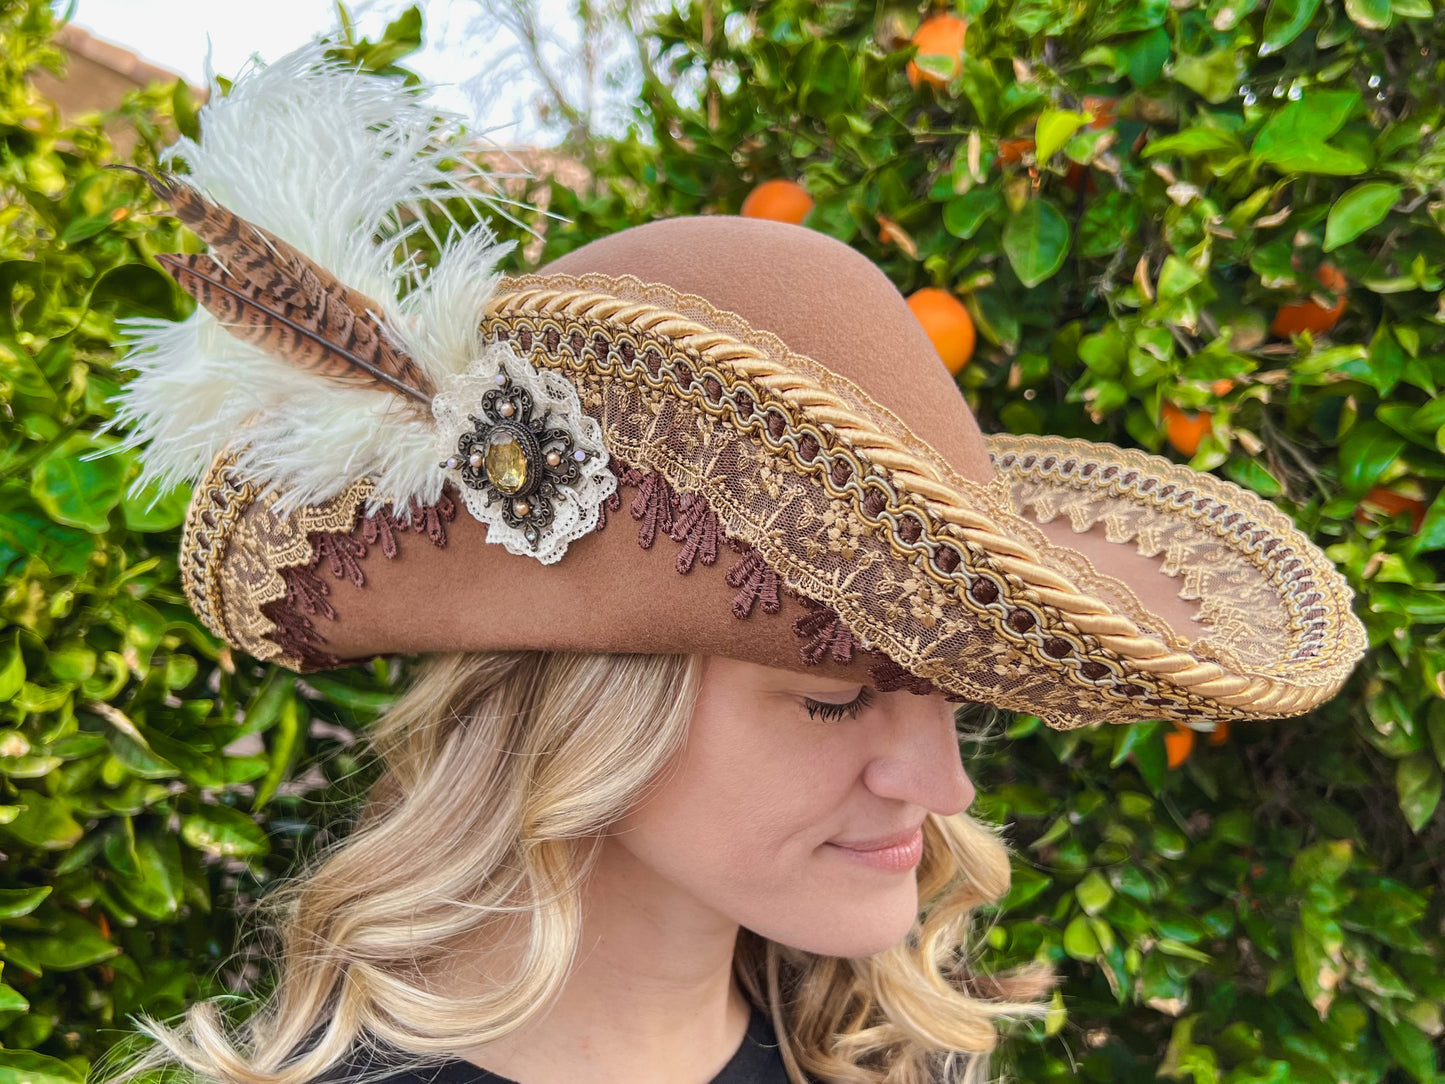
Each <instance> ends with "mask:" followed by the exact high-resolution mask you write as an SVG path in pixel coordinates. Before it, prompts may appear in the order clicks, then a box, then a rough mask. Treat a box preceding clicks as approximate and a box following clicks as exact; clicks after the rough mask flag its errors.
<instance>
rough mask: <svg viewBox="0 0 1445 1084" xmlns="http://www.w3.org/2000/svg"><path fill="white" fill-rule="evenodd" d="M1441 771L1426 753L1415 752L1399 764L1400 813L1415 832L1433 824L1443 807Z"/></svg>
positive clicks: (1397, 785)
mask: <svg viewBox="0 0 1445 1084" xmlns="http://www.w3.org/2000/svg"><path fill="white" fill-rule="evenodd" d="M1441 782H1442V780H1441V775H1440V769H1439V767H1437V766H1436V764H1435V762H1434V760H1433V759H1432V758H1431V757H1429V756H1427V755H1426V754H1424V753H1415V754H1413V755H1411V756H1408V757H1406V758H1405V759H1404V760H1401V761H1400V762H1399V763H1397V764H1396V765H1395V790H1396V793H1397V794H1398V795H1399V798H1400V811H1401V812H1402V813H1404V814H1405V820H1406V821H1407V822H1408V823H1409V825H1410V828H1411V830H1412V831H1414V832H1419V831H1420V829H1422V828H1424V827H1425V825H1427V824H1429V823H1430V818H1431V817H1433V816H1434V815H1435V809H1436V807H1438V806H1439V805H1440V789H1441Z"/></svg>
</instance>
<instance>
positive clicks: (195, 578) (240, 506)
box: [180, 456, 256, 643]
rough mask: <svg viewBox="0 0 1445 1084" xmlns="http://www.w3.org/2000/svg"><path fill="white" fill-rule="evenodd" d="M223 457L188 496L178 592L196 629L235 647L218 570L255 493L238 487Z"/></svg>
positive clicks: (244, 485)
mask: <svg viewBox="0 0 1445 1084" xmlns="http://www.w3.org/2000/svg"><path fill="white" fill-rule="evenodd" d="M231 463H232V460H231V459H230V458H228V457H226V456H222V457H220V458H218V459H217V460H216V461H215V462H214V463H212V464H211V466H210V469H209V470H207V471H206V475H205V477H204V478H202V479H201V481H200V483H199V484H198V485H197V486H196V488H195V490H194V491H193V492H192V494H191V500H190V503H189V504H188V505H187V506H186V519H185V526H184V529H183V530H182V532H181V559H180V572H181V587H182V589H183V590H184V591H185V594H186V598H187V600H189V602H190V604H191V609H193V610H195V611H196V615H197V616H198V617H199V618H200V619H201V623H202V624H204V625H205V626H206V628H208V629H210V630H211V632H213V633H215V634H216V635H217V636H219V637H220V638H221V639H222V640H225V641H227V642H232V643H233V642H235V641H234V634H233V633H232V631H231V629H230V628H229V627H228V624H227V621H226V607H225V606H224V605H223V603H222V599H221V585H220V577H221V569H222V568H223V567H224V565H225V560H226V553H227V550H228V549H229V548H230V545H231V539H232V537H233V536H234V534H235V532H236V525H237V523H238V522H239V521H240V518H241V515H242V513H244V512H245V510H246V507H247V506H248V505H249V504H250V503H251V501H252V500H253V499H254V498H255V496H256V487H255V486H254V485H252V484H251V483H249V482H238V481H237V480H236V479H235V478H234V477H232V474H231Z"/></svg>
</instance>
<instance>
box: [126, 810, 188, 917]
mask: <svg viewBox="0 0 1445 1084" xmlns="http://www.w3.org/2000/svg"><path fill="white" fill-rule="evenodd" d="M135 860H136V866H137V869H138V871H139V872H138V874H137V875H136V876H134V877H127V878H123V879H120V880H118V881H117V882H116V887H117V888H118V889H119V890H120V893H121V895H122V896H124V897H125V900H126V902H127V903H129V904H130V905H131V906H132V907H134V908H135V909H136V910H137V911H139V912H140V913H141V914H143V915H146V916H147V917H148V918H152V919H154V920H156V921H158V922H159V921H165V920H167V919H171V918H174V917H175V915H176V913H177V912H178V911H179V910H180V905H181V892H182V887H183V883H184V878H185V874H184V872H183V871H182V868H181V848H180V844H179V843H178V842H177V840H176V837H175V836H174V835H172V834H171V833H170V832H168V831H150V832H146V833H144V834H142V835H138V836H136V840H135Z"/></svg>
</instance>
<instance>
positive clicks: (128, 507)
mask: <svg viewBox="0 0 1445 1084" xmlns="http://www.w3.org/2000/svg"><path fill="white" fill-rule="evenodd" d="M190 500H191V487H190V486H185V485H180V486H173V487H172V488H170V489H168V490H166V492H164V493H157V492H156V489H155V486H154V485H148V486H146V487H145V488H144V489H142V490H141V491H140V492H138V493H136V494H135V495H134V496H132V495H131V494H130V492H129V491H127V492H126V495H125V497H124V498H123V499H122V501H121V505H120V508H121V512H122V513H123V514H124V515H125V525H126V529H127V530H131V531H137V532H141V533H150V532H158V531H170V530H174V529H175V528H176V527H179V526H180V525H181V524H182V523H184V522H185V519H186V506H187V505H188V504H189V503H190Z"/></svg>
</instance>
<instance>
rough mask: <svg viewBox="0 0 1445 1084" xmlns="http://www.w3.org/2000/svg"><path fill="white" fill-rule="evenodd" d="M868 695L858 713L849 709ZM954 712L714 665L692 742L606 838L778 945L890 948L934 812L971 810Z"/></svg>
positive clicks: (910, 917) (825, 950)
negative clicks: (927, 819)
mask: <svg viewBox="0 0 1445 1084" xmlns="http://www.w3.org/2000/svg"><path fill="white" fill-rule="evenodd" d="M860 691H862V692H863V696H864V698H865V700H864V702H861V703H859V705H858V707H857V708H856V709H855V710H856V717H854V714H853V712H850V711H844V712H843V713H842V714H841V715H840V714H839V708H841V707H844V706H846V705H848V704H849V703H850V702H852V701H855V700H857V698H858V697H859V694H860ZM809 701H812V702H813V704H814V705H815V708H814V713H813V715H812V716H810V714H809V705H808V702H809ZM817 705H822V707H823V709H824V710H818V708H817ZM954 708H955V706H954V705H953V704H951V703H949V702H948V701H946V700H945V699H944V698H943V696H942V695H941V694H934V695H932V696H919V695H917V694H915V693H911V692H908V691H906V690H904V691H898V692H891V693H880V692H877V691H876V690H874V689H871V688H866V687H864V686H860V685H857V684H851V685H850V684H847V683H845V682H841V681H839V680H837V679H835V678H824V677H815V676H811V675H808V674H800V673H793V672H791V671H787V670H777V669H773V668H771V667H766V666H760V665H757V664H755V663H749V662H742V661H740V660H736V659H728V658H722V657H719V656H714V657H711V658H709V659H708V660H707V663H706V666H705V669H704V671H703V676H702V685H701V689H700V691H699V694H698V700H697V706H696V709H695V710H694V713H693V717H692V723H691V727H690V729H689V731H688V735H687V743H686V746H685V747H684V749H683V750H682V751H681V752H680V753H679V755H678V757H677V758H676V760H675V761H674V762H673V764H672V765H671V766H670V767H669V769H668V771H666V772H664V773H663V775H662V777H661V778H660V779H659V780H658V784H657V786H656V788H655V789H654V790H653V791H652V792H651V793H650V794H649V796H648V798H647V799H646V800H645V801H644V802H642V803H641V804H640V805H639V806H638V807H637V808H636V809H635V810H633V811H632V812H631V813H630V814H629V815H628V816H627V817H625V818H624V819H623V821H622V822H621V823H620V824H619V825H618V826H617V832H616V834H615V836H614V837H613V841H612V842H613V843H614V844H615V845H617V846H620V847H622V848H623V849H624V850H625V851H626V852H627V853H628V855H629V856H630V859H631V860H633V861H635V863H636V864H637V866H638V867H639V869H638V872H639V873H641V874H643V875H644V876H655V877H657V878H660V880H661V881H662V882H663V884H662V885H659V887H666V888H672V889H676V890H679V891H681V892H682V893H685V894H686V895H687V896H690V897H691V898H692V899H693V900H695V901H696V902H697V903H700V904H701V905H703V906H704V907H705V908H708V909H711V910H712V911H715V912H717V913H718V914H719V915H721V916H723V917H725V918H727V919H728V920H730V921H732V922H736V923H737V924H738V925H741V926H744V927H746V928H748V929H750V930H752V931H753V932H755V933H757V934H760V935H762V936H763V937H766V938H768V939H770V940H773V941H778V942H781V943H783V944H786V945H790V946H793V947H795V948H800V949H804V950H807V951H809V952H814V953H819V954H822V955H828V956H848V957H853V956H866V955H871V954H873V953H875V952H879V951H882V950H883V949H885V948H888V947H889V946H891V945H893V944H895V943H897V942H898V941H899V940H901V939H902V938H903V937H904V936H905V935H906V934H907V932H908V930H909V928H910V927H911V926H912V924H913V921H914V919H915V917H916V916H917V913H918V886H917V879H916V874H915V871H916V867H917V865H918V861H919V857H920V855H921V852H922V837H921V834H920V826H921V825H922V824H923V820H924V817H925V815H926V814H928V813H937V814H940V815H942V816H949V815H952V814H955V813H959V812H961V811H962V810H964V809H965V808H967V806H968V804H969V803H970V802H971V801H972V800H973V793H974V791H973V784H972V783H970V782H969V779H968V776H967V775H966V774H964V770H963V764H962V762H961V761H960V758H959V751H958V740H957V736H956V733H955V730H954Z"/></svg>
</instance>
